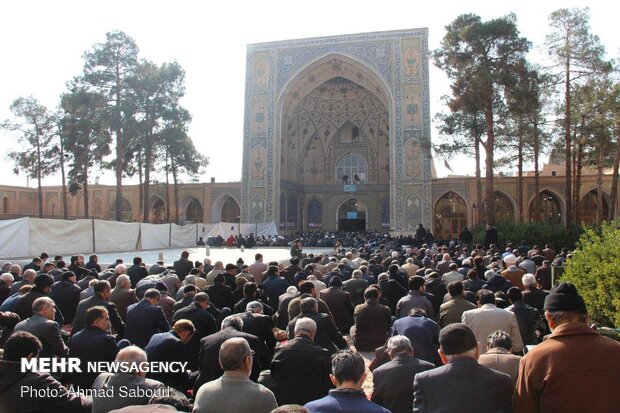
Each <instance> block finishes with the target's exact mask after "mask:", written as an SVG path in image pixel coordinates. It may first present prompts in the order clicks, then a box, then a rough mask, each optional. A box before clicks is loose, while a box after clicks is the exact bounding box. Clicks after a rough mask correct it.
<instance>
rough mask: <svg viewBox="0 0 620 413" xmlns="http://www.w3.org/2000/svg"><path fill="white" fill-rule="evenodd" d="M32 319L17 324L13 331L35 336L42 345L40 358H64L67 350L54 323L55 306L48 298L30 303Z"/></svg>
mask: <svg viewBox="0 0 620 413" xmlns="http://www.w3.org/2000/svg"><path fill="white" fill-rule="evenodd" d="M32 311H33V314H32V317H30V318H27V319H25V320H23V321H21V322H19V323H18V324H17V325H16V326H15V331H26V332H28V333H30V334H32V335H34V336H36V337H37V338H38V339H39V340H40V341H41V344H42V349H41V357H53V356H58V357H65V356H66V355H67V354H68V352H69V349H68V348H67V346H66V345H65V342H64V341H63V340H62V336H61V335H60V326H59V325H58V323H57V322H56V321H54V315H55V314H56V306H55V305H54V301H53V300H52V299H51V298H48V297H40V298H37V299H36V300H34V303H32Z"/></svg>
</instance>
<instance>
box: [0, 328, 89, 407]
mask: <svg viewBox="0 0 620 413" xmlns="http://www.w3.org/2000/svg"><path fill="white" fill-rule="evenodd" d="M40 351H41V343H40V342H39V340H38V339H37V338H36V337H35V336H33V335H32V334H30V333H27V332H25V331H20V332H17V333H15V334H13V335H12V336H11V337H10V338H9V339H8V340H7V342H6V344H5V346H4V356H3V358H2V360H0V412H2V413H22V412H41V411H45V412H49V413H87V412H90V411H91V401H90V399H88V398H86V397H80V396H77V395H76V394H75V393H72V392H69V391H68V390H67V389H66V388H65V387H64V386H63V385H62V384H60V382H58V381H56V379H54V378H53V377H52V376H50V375H49V374H48V373H35V372H30V371H25V372H22V369H21V360H22V359H28V360H31V359H32V358H36V357H37V356H38V355H39V352H40ZM23 389H32V391H34V392H36V393H37V394H38V393H39V392H48V393H53V394H57V396H55V397H46V398H44V399H42V398H39V397H25V395H23V393H22V391H23Z"/></svg>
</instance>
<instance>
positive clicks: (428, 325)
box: [394, 308, 439, 363]
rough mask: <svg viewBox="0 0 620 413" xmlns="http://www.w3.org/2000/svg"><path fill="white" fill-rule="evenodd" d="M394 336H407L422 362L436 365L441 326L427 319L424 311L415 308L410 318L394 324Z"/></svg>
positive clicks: (399, 320)
mask: <svg viewBox="0 0 620 413" xmlns="http://www.w3.org/2000/svg"><path fill="white" fill-rule="evenodd" d="M394 335H401V336H406V337H407V338H408V339H409V340H410V341H411V345H412V346H413V349H414V351H415V355H416V357H417V358H419V359H420V360H424V361H428V362H429V363H435V361H437V360H436V359H437V347H438V344H439V326H438V325H437V323H436V322H434V321H433V320H431V319H429V318H427V317H426V314H425V313H424V310H422V309H421V308H413V309H412V310H411V312H410V313H409V316H408V317H403V318H401V319H398V320H396V321H395V322H394Z"/></svg>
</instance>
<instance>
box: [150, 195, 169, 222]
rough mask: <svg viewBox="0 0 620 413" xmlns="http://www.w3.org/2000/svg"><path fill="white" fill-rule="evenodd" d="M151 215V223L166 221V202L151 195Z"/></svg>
mask: <svg viewBox="0 0 620 413" xmlns="http://www.w3.org/2000/svg"><path fill="white" fill-rule="evenodd" d="M150 204H151V214H150V215H151V216H150V221H151V223H152V224H163V223H164V222H165V221H166V203H165V202H164V200H163V199H161V198H159V197H151V202H150Z"/></svg>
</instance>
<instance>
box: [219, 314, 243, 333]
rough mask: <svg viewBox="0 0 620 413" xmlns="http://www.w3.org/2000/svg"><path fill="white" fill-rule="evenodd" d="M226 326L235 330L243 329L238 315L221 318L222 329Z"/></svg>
mask: <svg viewBox="0 0 620 413" xmlns="http://www.w3.org/2000/svg"><path fill="white" fill-rule="evenodd" d="M227 327H232V328H234V329H235V330H237V331H241V330H243V320H242V319H241V317H239V316H238V315H234V314H233V315H229V316H228V317H226V318H225V319H223V320H222V330H223V329H225V328H227Z"/></svg>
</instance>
